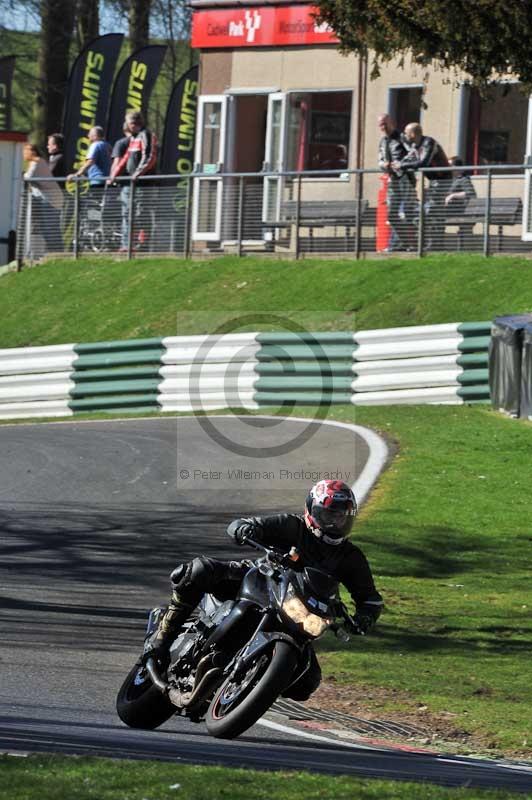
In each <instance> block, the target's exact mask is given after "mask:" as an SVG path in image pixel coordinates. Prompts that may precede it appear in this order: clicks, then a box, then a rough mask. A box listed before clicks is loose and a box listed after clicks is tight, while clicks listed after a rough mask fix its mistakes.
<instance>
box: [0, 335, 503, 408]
mask: <svg viewBox="0 0 532 800" xmlns="http://www.w3.org/2000/svg"><path fill="white" fill-rule="evenodd" d="M489 332H490V323H489V322H478V323H453V324H448V325H430V326H416V327H405V328H390V329H383V330H368V331H358V332H356V333H349V332H323V333H307V332H302V333H298V332H295V333H294V332H272V333H257V332H252V333H242V334H224V335H220V336H207V335H201V336H199V335H198V336H180V337H165V338H151V339H133V340H128V341H111V342H95V343H88V344H71V345H57V346H53V347H28V348H17V349H8V350H0V419H1V418H3V419H7V418H17V417H26V418H29V417H43V416H46V417H48V416H50V417H51V416H68V415H72V414H77V413H81V412H85V411H119V412H123V413H139V412H146V411H151V412H158V411H164V412H176V411H192V410H199V409H203V410H206V411H208V410H213V409H217V408H228V407H234V408H248V409H254V408H259V407H264V406H272V405H273V406H279V405H285V404H289V405H293V404H297V405H323V404H327V405H337V404H354V405H383V404H398V403H401V404H403V403H453V404H459V403H464V402H467V403H470V402H486V401H487V400H488V399H489V387H488V371H487V362H488V343H489Z"/></svg>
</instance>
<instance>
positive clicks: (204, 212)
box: [192, 95, 227, 241]
mask: <svg viewBox="0 0 532 800" xmlns="http://www.w3.org/2000/svg"><path fill="white" fill-rule="evenodd" d="M198 100H199V107H198V141H197V144H196V162H195V165H194V171H195V172H199V173H203V175H202V177H201V178H196V179H195V180H194V204H193V216H192V237H193V239H195V240H202V241H219V240H220V238H221V220H222V195H223V179H222V178H220V177H219V176H220V173H222V172H223V169H224V157H225V139H226V127H227V96H225V95H203V96H202V97H199V98H198Z"/></svg>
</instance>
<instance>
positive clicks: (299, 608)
mask: <svg viewBox="0 0 532 800" xmlns="http://www.w3.org/2000/svg"><path fill="white" fill-rule="evenodd" d="M281 609H282V611H283V614H286V616H287V617H288V618H289V619H291V620H292V622H295V623H297V624H299V625H301V627H302V628H303V630H304V631H305V633H307V634H308V635H309V636H312V637H314V638H315V639H316V638H317V637H318V636H321V634H322V633H323V632H324V631H325V630H326V629H327V628H328V627H329V625H330V624H331V622H332V619H330V618H329V617H319V616H318V615H317V614H313V613H312V612H311V611H309V610H308V608H307V607H306V605H305V604H304V603H303V602H302V601H301V600H300V599H299V597H298V596H297V595H296V593H295V592H294V590H293V588H292V587H291V586H289V587H288V591H287V593H286V597H285V599H284V602H283V605H282V606H281Z"/></svg>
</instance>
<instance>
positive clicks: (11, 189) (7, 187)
mask: <svg viewBox="0 0 532 800" xmlns="http://www.w3.org/2000/svg"><path fill="white" fill-rule="evenodd" d="M25 141H26V134H25V133H18V132H14V131H0V195H1V197H2V202H1V203H0V266H3V265H4V264H7V263H8V262H9V261H10V260H12V259H14V257H15V255H14V246H15V231H16V229H17V214H18V209H19V198H20V188H21V184H20V176H21V174H22V151H23V149H24V143H25Z"/></svg>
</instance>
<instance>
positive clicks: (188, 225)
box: [183, 175, 193, 258]
mask: <svg viewBox="0 0 532 800" xmlns="http://www.w3.org/2000/svg"><path fill="white" fill-rule="evenodd" d="M192 186H193V184H192V176H191V175H189V176H188V178H187V199H186V208H185V236H184V242H183V250H184V256H185V258H190V242H191V239H192V236H191V231H192Z"/></svg>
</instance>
